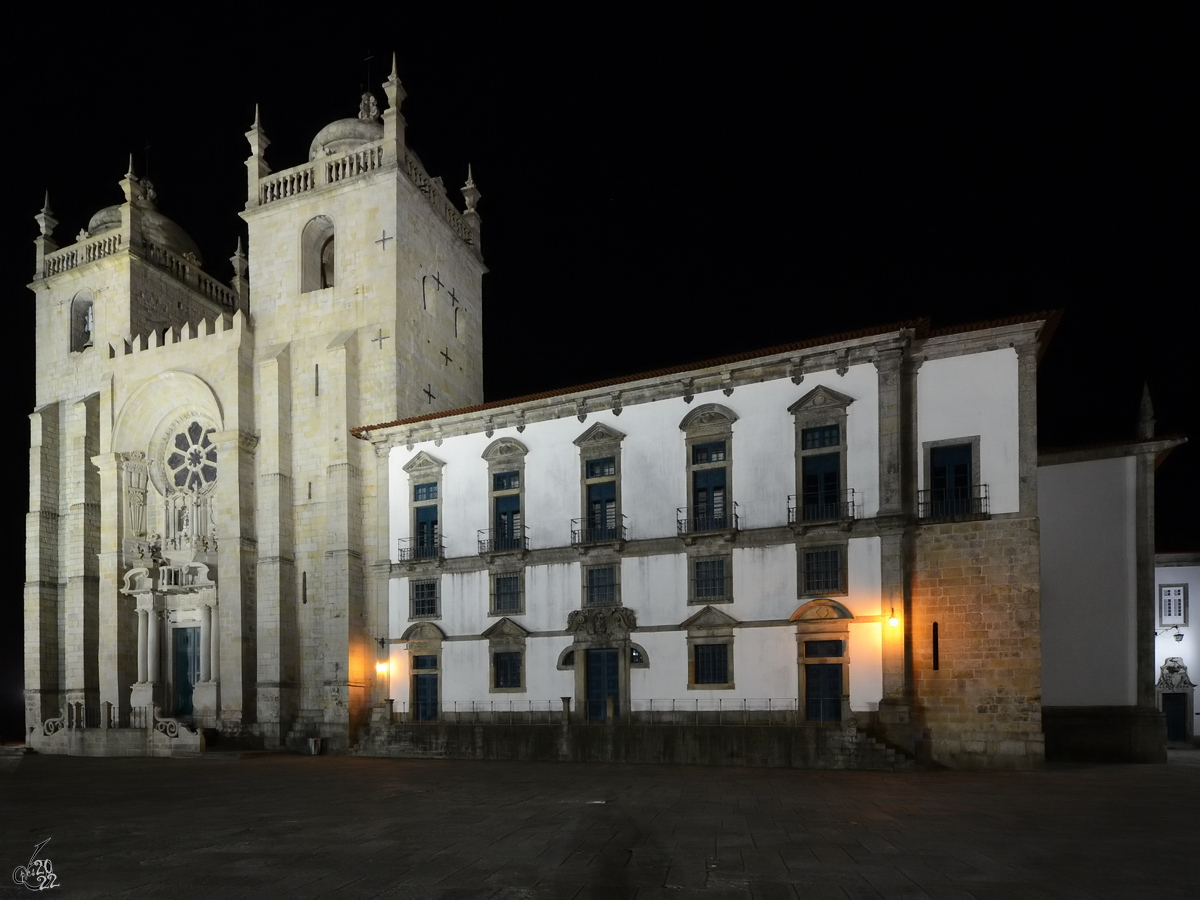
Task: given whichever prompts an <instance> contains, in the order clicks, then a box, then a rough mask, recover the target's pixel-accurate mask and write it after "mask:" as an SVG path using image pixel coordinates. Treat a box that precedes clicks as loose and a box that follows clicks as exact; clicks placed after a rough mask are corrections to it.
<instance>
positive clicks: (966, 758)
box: [917, 732, 1046, 769]
mask: <svg viewBox="0 0 1200 900" xmlns="http://www.w3.org/2000/svg"><path fill="white" fill-rule="evenodd" d="M918 743H921V742H918ZM927 743H928V747H918V754H917V758H918V759H926V758H928V759H929V761H930V762H932V763H934V764H935V765H939V766H945V767H947V768H950V769H1040V768H1041V767H1042V766H1043V765H1044V763H1045V761H1046V748H1045V741H1044V738H1043V736H1042V735H1040V734H1025V733H1016V734H1004V733H995V732H984V733H978V734H973V733H971V732H966V733H964V734H962V735H959V736H956V737H954V738H942V739H938V738H936V737H935V738H933V739H932V740H929V741H928V742H927ZM926 754H928V756H926Z"/></svg>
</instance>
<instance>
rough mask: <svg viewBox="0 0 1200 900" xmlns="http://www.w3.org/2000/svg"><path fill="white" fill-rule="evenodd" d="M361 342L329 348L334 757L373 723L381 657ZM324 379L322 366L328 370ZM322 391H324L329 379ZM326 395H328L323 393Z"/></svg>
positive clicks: (327, 720) (327, 590) (328, 660)
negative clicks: (372, 601)
mask: <svg viewBox="0 0 1200 900" xmlns="http://www.w3.org/2000/svg"><path fill="white" fill-rule="evenodd" d="M355 341H356V335H355V332H353V331H344V332H342V333H341V334H339V335H337V337H335V338H334V339H333V341H331V342H330V344H329V346H328V353H327V354H326V355H325V359H327V360H328V366H329V377H328V386H329V394H328V396H327V399H326V403H325V406H324V418H325V420H326V421H325V422H324V427H325V428H326V429H327V431H326V433H327V434H328V435H329V437H328V441H329V443H328V444H327V451H326V456H325V458H326V460H327V464H326V469H325V559H324V586H323V597H322V599H323V602H324V607H325V610H326V613H327V614H326V618H325V634H324V636H323V641H322V651H323V655H324V667H325V678H324V681H325V696H324V703H323V705H324V710H323V713H324V727H323V729H322V731H323V733H322V736H323V737H325V738H327V739H328V741H329V743H330V746H331V747H332V748H334V749H345V748H347V747H349V745H350V742H351V737H352V735H353V734H355V733H356V732H357V730H358V726H360V725H364V724H366V723H367V721H368V719H369V716H370V704H369V702H368V700H369V697H370V695H369V693H368V690H369V685H368V682H367V677H368V676H367V669H368V668H369V667H370V666H371V665H373V663H374V660H375V653H374V651H373V648H372V645H371V643H372V642H371V639H370V637H369V636H368V635H367V621H366V615H365V609H364V602H363V552H364V551H363V542H362V521H363V516H362V466H364V465H370V464H371V462H370V459H371V456H372V455H373V453H372V450H371V447H370V446H369V445H365V444H364V443H363V442H362V441H359V440H356V439H355V438H353V437H351V435H350V434H349V428H350V427H351V426H352V424H353V423H354V422H356V421H358V399H359V398H358V390H359V379H358V356H357V353H356V346H355ZM322 372H324V366H322ZM322 377H323V383H324V376H322ZM322 394H323V395H324V387H322Z"/></svg>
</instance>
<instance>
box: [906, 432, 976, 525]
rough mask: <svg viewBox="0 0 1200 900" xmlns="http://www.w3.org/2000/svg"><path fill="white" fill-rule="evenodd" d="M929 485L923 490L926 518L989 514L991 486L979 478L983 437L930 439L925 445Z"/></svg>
mask: <svg viewBox="0 0 1200 900" xmlns="http://www.w3.org/2000/svg"><path fill="white" fill-rule="evenodd" d="M924 451H925V453H924V455H925V489H924V490H922V491H920V492H919V496H918V506H919V509H918V513H919V515H920V517H921V518H922V519H952V518H960V517H964V516H986V515H988V514H989V513H990V512H991V510H990V507H989V497H988V486H987V485H986V484H982V483H981V482H980V479H979V437H978V435H976V436H974V437H968V438H956V439H953V440H946V441H928V442H926V443H925V445H924Z"/></svg>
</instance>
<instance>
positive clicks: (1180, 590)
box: [1158, 584, 1188, 625]
mask: <svg viewBox="0 0 1200 900" xmlns="http://www.w3.org/2000/svg"><path fill="white" fill-rule="evenodd" d="M1187 613H1188V608H1187V585H1186V584H1164V585H1160V586H1159V588H1158V616H1159V622H1160V623H1161V624H1163V625H1186V624H1187V623H1188V621H1187Z"/></svg>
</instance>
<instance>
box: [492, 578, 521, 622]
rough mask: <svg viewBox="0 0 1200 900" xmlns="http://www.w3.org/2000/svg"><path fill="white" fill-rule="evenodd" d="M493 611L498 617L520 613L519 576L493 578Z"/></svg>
mask: <svg viewBox="0 0 1200 900" xmlns="http://www.w3.org/2000/svg"><path fill="white" fill-rule="evenodd" d="M494 596H495V599H494V602H493V605H494V608H495V611H496V613H497V614H499V615H514V614H516V613H519V612H520V611H521V576H520V575H497V576H496V577H495V595H494Z"/></svg>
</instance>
